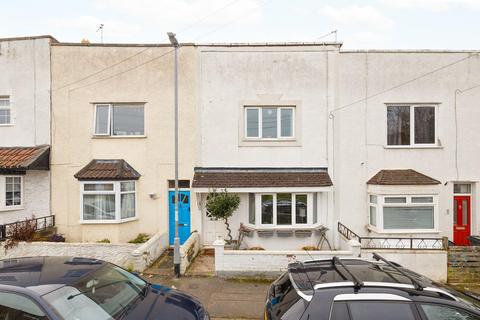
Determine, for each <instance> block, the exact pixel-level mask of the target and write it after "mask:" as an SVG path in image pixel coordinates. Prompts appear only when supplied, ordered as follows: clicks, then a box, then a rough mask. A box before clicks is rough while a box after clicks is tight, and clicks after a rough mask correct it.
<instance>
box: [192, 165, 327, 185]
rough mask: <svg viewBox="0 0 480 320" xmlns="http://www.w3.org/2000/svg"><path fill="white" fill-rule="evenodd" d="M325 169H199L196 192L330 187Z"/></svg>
mask: <svg viewBox="0 0 480 320" xmlns="http://www.w3.org/2000/svg"><path fill="white" fill-rule="evenodd" d="M329 186H332V181H331V180H330V177H329V175H328V172H327V171H326V170H325V169H323V168H305V169H304V168H290V169H277V168H271V169H270V168H268V169H267V168H196V169H195V175H194V177H193V183H192V187H193V188H268V187H329Z"/></svg>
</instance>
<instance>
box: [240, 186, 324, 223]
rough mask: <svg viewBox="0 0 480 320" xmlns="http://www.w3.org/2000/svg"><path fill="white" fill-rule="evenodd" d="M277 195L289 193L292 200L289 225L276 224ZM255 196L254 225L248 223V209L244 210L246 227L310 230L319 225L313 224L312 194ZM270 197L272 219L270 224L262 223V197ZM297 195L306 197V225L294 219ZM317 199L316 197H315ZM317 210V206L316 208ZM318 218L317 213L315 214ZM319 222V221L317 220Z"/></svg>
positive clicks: (268, 193)
mask: <svg viewBox="0 0 480 320" xmlns="http://www.w3.org/2000/svg"><path fill="white" fill-rule="evenodd" d="M279 193H282V194H283V193H290V194H291V200H292V212H291V219H292V220H291V221H292V223H291V224H283V225H279V224H278V223H277V194H279ZM254 195H255V224H252V223H250V222H249V219H248V214H249V210H250V208H248V210H246V214H247V219H246V220H245V221H248V223H246V225H248V226H250V227H252V228H261V229H305V228H311V227H313V226H316V225H318V224H320V222H319V221H317V222H316V223H314V222H313V210H314V205H313V201H314V198H315V197H314V196H313V192H289V191H275V192H259V193H254ZM265 195H268V196H272V197H273V210H272V214H273V218H272V223H268V224H267V223H262V196H265ZM298 195H306V196H307V223H297V221H296V220H297V219H296V197H297V196H298ZM317 198H318V197H317ZM317 210H318V206H317ZM317 216H318V212H317ZM318 220H319V219H318Z"/></svg>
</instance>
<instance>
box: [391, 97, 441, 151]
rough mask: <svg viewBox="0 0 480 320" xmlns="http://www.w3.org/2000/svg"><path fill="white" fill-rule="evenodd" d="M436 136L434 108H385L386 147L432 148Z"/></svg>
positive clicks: (399, 106) (412, 106) (405, 106)
mask: <svg viewBox="0 0 480 320" xmlns="http://www.w3.org/2000/svg"><path fill="white" fill-rule="evenodd" d="M436 134H437V128H436V107H435V106H430V105H429V106H427V105H397V106H395V105H389V106H387V145H389V146H422V145H423V146H429V145H430V146H432V145H435V144H436Z"/></svg>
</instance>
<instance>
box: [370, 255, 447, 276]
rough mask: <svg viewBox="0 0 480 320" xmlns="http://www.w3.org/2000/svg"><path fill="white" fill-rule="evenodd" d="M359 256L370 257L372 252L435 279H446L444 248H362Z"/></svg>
mask: <svg viewBox="0 0 480 320" xmlns="http://www.w3.org/2000/svg"><path fill="white" fill-rule="evenodd" d="M361 252H362V254H361V257H362V258H364V259H372V254H373V253H374V252H376V253H378V254H380V255H381V256H382V257H384V258H385V259H387V260H389V261H393V262H396V263H398V264H400V265H401V266H403V267H405V268H407V269H410V270H413V271H415V272H417V273H420V274H422V275H424V276H426V277H428V278H430V279H432V280H435V281H442V282H446V281H447V260H448V256H447V251H445V250H395V249H382V250H368V249H362V250H361Z"/></svg>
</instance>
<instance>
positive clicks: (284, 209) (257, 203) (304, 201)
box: [248, 192, 317, 227]
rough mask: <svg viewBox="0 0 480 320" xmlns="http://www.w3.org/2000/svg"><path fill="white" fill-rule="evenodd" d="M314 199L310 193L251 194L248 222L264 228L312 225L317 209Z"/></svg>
mask: <svg viewBox="0 0 480 320" xmlns="http://www.w3.org/2000/svg"><path fill="white" fill-rule="evenodd" d="M315 198H316V197H314V196H313V194H311V193H286V192H285V193H270V194H253V193H251V194H249V211H248V212H249V219H248V222H249V224H250V225H255V222H256V221H259V223H258V225H259V226H264V227H269V226H270V227H275V226H278V227H286V226H290V227H292V226H298V227H300V226H306V225H308V224H310V225H311V224H314V223H316V221H314V217H316V216H317V213H316V212H315V213H313V211H314V209H315V210H316V207H317V206H316V205H313V200H314V199H315ZM257 213H258V214H257ZM256 216H257V217H258V219H256ZM315 220H316V218H315Z"/></svg>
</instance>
